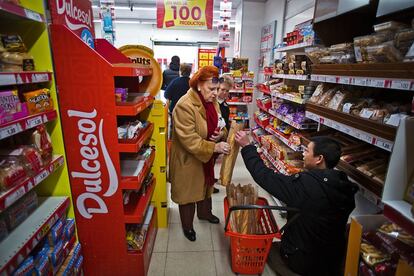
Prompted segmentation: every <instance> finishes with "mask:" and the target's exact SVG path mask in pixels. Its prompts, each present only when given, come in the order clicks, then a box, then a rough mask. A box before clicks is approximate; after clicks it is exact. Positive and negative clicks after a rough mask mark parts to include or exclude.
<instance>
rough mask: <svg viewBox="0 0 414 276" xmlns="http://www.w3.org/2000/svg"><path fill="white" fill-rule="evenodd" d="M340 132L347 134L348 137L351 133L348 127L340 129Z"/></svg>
mask: <svg viewBox="0 0 414 276" xmlns="http://www.w3.org/2000/svg"><path fill="white" fill-rule="evenodd" d="M342 131H343V132H344V133H346V134H349V135H351V132H352V130H351V129H350V128H349V127H346V126H344V127H343V128H342Z"/></svg>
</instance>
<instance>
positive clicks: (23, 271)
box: [13, 256, 35, 276]
mask: <svg viewBox="0 0 414 276" xmlns="http://www.w3.org/2000/svg"><path fill="white" fill-rule="evenodd" d="M34 268H35V266H34V261H33V257H32V256H29V257H28V258H27V259H26V260H24V261H23V262H22V263H21V264H20V265H19V267H18V268H17V269H16V270H15V271H14V272H13V276H27V275H33V273H34Z"/></svg>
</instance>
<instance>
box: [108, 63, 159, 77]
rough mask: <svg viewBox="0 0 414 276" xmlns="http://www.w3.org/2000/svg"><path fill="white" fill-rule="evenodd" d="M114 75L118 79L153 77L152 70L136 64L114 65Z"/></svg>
mask: <svg viewBox="0 0 414 276" xmlns="http://www.w3.org/2000/svg"><path fill="white" fill-rule="evenodd" d="M112 67H113V74H114V76H116V77H140V76H142V77H145V76H151V75H152V68H151V67H146V66H142V65H140V64H135V63H113V64H112Z"/></svg>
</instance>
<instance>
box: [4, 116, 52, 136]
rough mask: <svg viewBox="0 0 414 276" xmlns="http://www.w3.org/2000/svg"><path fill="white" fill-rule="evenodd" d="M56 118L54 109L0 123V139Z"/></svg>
mask: <svg viewBox="0 0 414 276" xmlns="http://www.w3.org/2000/svg"><path fill="white" fill-rule="evenodd" d="M56 118H57V112H56V110H51V111H46V112H43V113H38V114H33V115H30V116H28V117H24V118H22V119H18V120H15V121H11V122H8V123H5V124H2V125H0V140H1V139H4V138H7V137H10V136H13V135H15V134H17V133H20V132H23V131H25V130H28V129H31V128H34V127H36V126H38V125H41V124H44V123H47V122H50V121H53V120H55V119H56Z"/></svg>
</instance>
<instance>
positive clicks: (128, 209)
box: [124, 177, 156, 224]
mask: <svg viewBox="0 0 414 276" xmlns="http://www.w3.org/2000/svg"><path fill="white" fill-rule="evenodd" d="M155 185H156V179H155V177H154V178H153V179H152V183H151V185H150V186H149V187H148V190H147V192H146V193H145V195H141V196H137V195H133V196H131V198H130V200H129V204H128V205H125V206H124V212H125V215H124V218H125V223H137V224H140V223H142V222H143V221H144V218H145V213H146V211H147V208H148V206H149V204H150V202H151V198H152V194H153V193H154V190H155Z"/></svg>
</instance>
